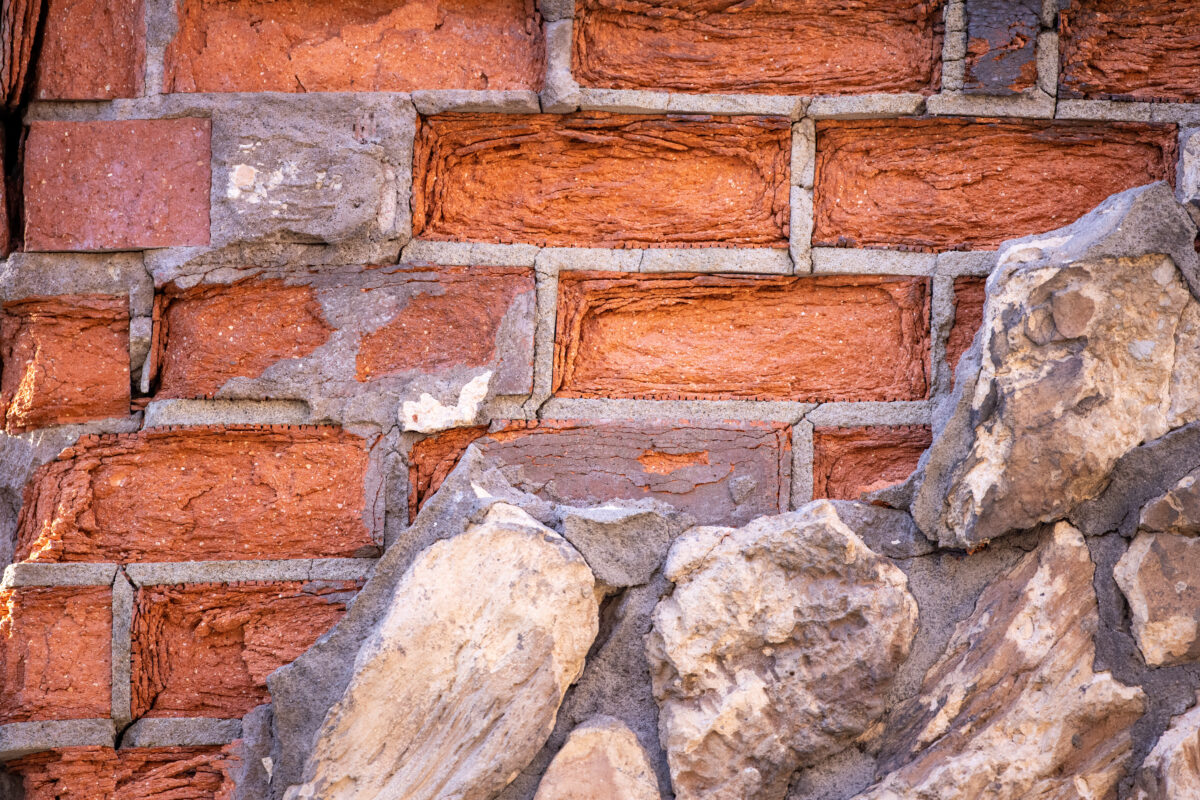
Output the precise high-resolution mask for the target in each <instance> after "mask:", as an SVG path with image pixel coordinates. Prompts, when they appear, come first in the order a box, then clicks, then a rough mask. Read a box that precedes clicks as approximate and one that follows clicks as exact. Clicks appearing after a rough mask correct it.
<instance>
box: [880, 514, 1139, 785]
mask: <svg viewBox="0 0 1200 800" xmlns="http://www.w3.org/2000/svg"><path fill="white" fill-rule="evenodd" d="M1092 573H1093V566H1092V561H1091V558H1090V556H1089V554H1088V548H1087V545H1086V544H1085V543H1084V540H1083V536H1082V535H1081V534H1080V533H1079V532H1078V531H1077V530H1076V529H1074V528H1072V527H1071V526H1070V525H1068V524H1067V523H1059V524H1058V525H1056V526H1055V528H1054V530H1053V533H1052V534H1051V533H1050V532H1049V531H1046V532H1045V534H1044V538H1043V541H1042V543H1041V545H1040V546H1039V547H1038V549H1036V550H1034V551H1033V552H1031V553H1029V554H1028V555H1026V556H1025V557H1023V558H1022V559H1021V561H1019V562H1018V563H1017V564H1016V566H1014V567H1013V568H1012V569H1011V570H1010V571H1008V572H1007V573H1006V574H1004V575H1002V576H1001V577H999V578H997V579H996V580H995V581H994V582H993V583H992V584H991V585H989V586H988V587H987V588H986V589H985V590H984V591H983V593H982V594H981V595H980V597H979V600H978V601H977V603H976V605H975V610H974V612H973V613H972V614H971V616H970V617H968V618H967V619H966V620H964V621H963V622H961V623H959V625H958V626H957V627H956V629H955V631H954V634H953V636H952V637H951V640H950V643H949V645H948V646H947V649H946V652H945V654H944V655H943V656H942V658H941V659H940V660H939V661H938V662H937V663H936V664H935V665H934V666H933V667H932V668H931V669H930V670H929V671H928V672H927V673H926V675H925V680H924V683H923V685H922V687H921V690H920V692H919V694H918V695H917V696H916V697H913V698H911V699H909V700H906V701H904V702H902V703H901V704H900V705H899V706H898V707H897V708H896V709H894V710H893V711H892V713H891V714H890V720H889V730H888V732H887V735H885V737H884V749H883V752H882V754H881V757H880V765H881V769H882V771H885V772H886V771H889V770H890V774H887V775H886V777H884V778H883V779H882V780H881V781H880V782H879V783H877V784H876V785H874V786H873V787H871V788H870V789H868V790H867V791H866V792H864V793H862V794H860V795H858V800H912V799H913V798H920V799H921V800H961V799H962V798H966V797H986V798H988V799H989V800H1020V799H1022V798H1031V797H1039V798H1052V797H1054V798H1058V797H1061V798H1068V797H1070V798H1096V799H1097V800H1098V799H1099V798H1108V797H1115V796H1116V786H1117V783H1118V781H1119V780H1120V779H1121V777H1122V776H1123V774H1124V771H1125V769H1126V767H1127V763H1126V762H1127V760H1128V758H1129V756H1130V754H1131V752H1132V742H1131V737H1130V728H1131V726H1132V725H1133V724H1134V723H1135V722H1136V721H1137V720H1138V718H1139V717H1141V715H1142V712H1143V708H1144V704H1145V701H1144V698H1145V696H1144V694H1143V692H1142V690H1141V689H1140V688H1138V687H1136V686H1125V685H1123V684H1121V683H1119V682H1118V681H1116V680H1115V679H1114V678H1113V677H1112V676H1111V675H1110V674H1109V673H1107V672H1094V671H1093V669H1092V664H1093V661H1094V659H1095V646H1094V644H1093V635H1094V634H1095V632H1096V629H1097V626H1098V625H1099V614H1098V611H1097V604H1096V597H1095V594H1094V592H1093V590H1092Z"/></svg>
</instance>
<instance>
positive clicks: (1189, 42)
mask: <svg viewBox="0 0 1200 800" xmlns="http://www.w3.org/2000/svg"><path fill="white" fill-rule="evenodd" d="M1064 5H1065V6H1066V7H1065V8H1064V9H1063V10H1062V12H1060V14H1059V20H1060V26H1061V31H1060V41H1061V45H1060V51H1061V59H1062V68H1061V70H1060V72H1059V92H1060V94H1061V95H1062V96H1064V97H1091V98H1103V99H1128V100H1175V101H1188V102H1196V101H1197V100H1200V81H1198V80H1197V79H1196V75H1197V74H1198V73H1200V15H1197V13H1196V8H1195V6H1194V5H1193V4H1191V3H1179V2H1172V0H1149V1H1148V2H1141V3H1127V2H1125V1H1124V0H1066V1H1065V2H1064Z"/></svg>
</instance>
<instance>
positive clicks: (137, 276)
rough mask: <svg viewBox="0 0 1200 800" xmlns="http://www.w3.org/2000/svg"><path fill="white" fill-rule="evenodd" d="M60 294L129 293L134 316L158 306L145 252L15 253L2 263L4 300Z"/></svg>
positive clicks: (0, 298)
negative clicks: (145, 264) (143, 261)
mask: <svg viewBox="0 0 1200 800" xmlns="http://www.w3.org/2000/svg"><path fill="white" fill-rule="evenodd" d="M60 294H109V295H128V296H129V314H130V316H132V317H136V316H146V315H149V314H150V312H151V310H152V309H153V307H154V282H153V281H152V280H151V279H150V275H149V274H148V273H147V272H146V269H145V267H144V266H143V265H142V255H141V253H13V254H12V255H10V256H9V257H8V259H7V260H5V261H2V262H0V301H3V302H6V303H7V302H10V301H13V300H23V299H25V298H26V297H36V296H39V295H60Z"/></svg>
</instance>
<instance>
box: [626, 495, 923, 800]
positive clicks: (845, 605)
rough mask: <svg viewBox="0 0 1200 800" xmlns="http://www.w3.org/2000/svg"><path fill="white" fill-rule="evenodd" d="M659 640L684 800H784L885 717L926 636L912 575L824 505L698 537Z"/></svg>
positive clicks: (663, 614) (658, 623)
mask: <svg viewBox="0 0 1200 800" xmlns="http://www.w3.org/2000/svg"><path fill="white" fill-rule="evenodd" d="M666 575H667V578H668V579H669V580H670V581H672V582H673V583H674V584H675V590H674V592H673V594H671V595H670V596H668V597H666V598H664V599H663V600H662V601H661V602H660V603H659V605H658V607H657V608H656V609H655V612H654V618H653V619H654V623H653V629H652V631H651V633H650V636H649V637H647V656H648V658H649V661H650V668H651V676H652V678H653V681H654V692H655V697H656V698H657V700H658V702H659V706H660V715H659V734H660V740H661V741H662V744H663V746H664V748H665V749H666V751H667V757H668V762H669V764H670V770H671V776H672V783H673V784H674V788H675V792H676V796H677V797H678V798H679V800H691V798H738V799H739V800H741V799H742V798H744V799H745V800H751V799H752V800H775V799H777V798H782V797H783V796H784V794H785V792H786V791H787V785H788V780H789V778H790V777H791V775H792V773H793V772H795V770H796V769H797V768H798V767H802V766H807V765H811V764H813V763H815V762H817V761H819V760H821V759H824V758H827V757H828V756H831V755H833V754H834V753H836V752H837V751H839V750H841V749H842V748H844V747H845V746H847V745H848V744H850V742H851V741H853V740H854V738H855V737H857V736H859V735H860V734H861V733H863V731H865V730H866V729H867V728H868V727H869V726H870V725H872V724H873V723H875V722H876V721H877V719H878V718H879V717H880V715H881V714H882V713H883V710H884V701H885V697H886V695H887V692H888V689H889V687H890V686H891V683H892V680H893V679H894V677H895V674H896V671H897V669H898V668H899V666H900V664H901V662H903V661H904V659H905V657H906V656H907V654H908V650H909V647H910V646H911V643H912V639H913V636H914V634H915V631H916V622H917V606H916V602H915V601H914V600H913V598H912V596H911V595H910V594H909V592H908V588H907V580H906V578H905V577H904V574H903V573H902V572H901V571H900V570H899V569H897V568H896V567H895V566H893V565H892V564H891V563H889V562H887V561H886V560H885V559H883V558H881V557H879V556H877V555H876V554H875V553H873V552H872V551H871V550H870V549H869V548H868V547H867V546H866V545H865V544H863V542H862V540H861V539H860V538H859V537H858V535H857V534H855V532H854V531H852V530H850V528H848V527H847V526H846V525H845V524H844V523H843V522H842V521H841V519H840V518H839V517H838V514H837V510H836V508H835V506H834V505H833V504H832V503H830V502H828V501H823V500H822V501H816V502H813V503H810V504H808V505H807V506H805V507H804V508H802V509H800V510H799V511H795V512H792V513H790V514H783V515H780V516H775V517H763V518H760V519H758V520H755V521H754V522H752V523H750V524H749V525H747V526H745V527H743V528H738V529H732V528H718V527H701V528H693V529H692V530H691V531H689V532H687V533H686V534H684V535H683V536H681V537H680V538H679V539H678V540H676V542H675V544H674V545H673V546H672V548H671V550H670V553H669V554H668V556H667V564H666Z"/></svg>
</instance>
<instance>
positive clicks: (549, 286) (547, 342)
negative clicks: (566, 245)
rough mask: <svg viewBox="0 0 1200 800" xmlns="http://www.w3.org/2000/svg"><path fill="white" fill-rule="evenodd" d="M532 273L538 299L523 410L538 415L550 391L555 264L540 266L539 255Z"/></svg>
mask: <svg viewBox="0 0 1200 800" xmlns="http://www.w3.org/2000/svg"><path fill="white" fill-rule="evenodd" d="M534 274H535V279H536V281H537V291H536V296H537V297H536V305H535V311H534V333H533V392H532V393H531V394H530V396H529V401H528V402H527V403H526V405H525V411H526V413H527V414H528V415H530V416H532V415H535V414H537V413H538V409H539V407H540V406H541V405H542V404H543V403H545V402H546V400H547V399H548V398H549V397H550V394H551V392H552V391H553V381H554V326H555V320H556V318H557V316H558V267H557V265H556V264H554V263H550V264H548V265H547V264H543V263H542V259H541V257H540V256H539V258H538V263H537V265H536V267H535V268H534Z"/></svg>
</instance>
